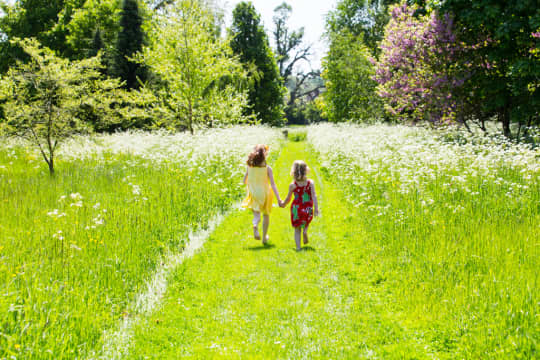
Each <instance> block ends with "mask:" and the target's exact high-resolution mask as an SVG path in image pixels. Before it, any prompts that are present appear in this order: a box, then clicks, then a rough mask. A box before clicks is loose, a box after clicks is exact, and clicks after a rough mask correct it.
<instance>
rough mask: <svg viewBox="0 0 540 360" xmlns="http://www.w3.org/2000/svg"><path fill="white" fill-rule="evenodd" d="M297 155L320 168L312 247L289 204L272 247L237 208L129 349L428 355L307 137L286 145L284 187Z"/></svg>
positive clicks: (142, 353)
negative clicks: (399, 315)
mask: <svg viewBox="0 0 540 360" xmlns="http://www.w3.org/2000/svg"><path fill="white" fill-rule="evenodd" d="M295 159H305V160H306V161H307V163H308V165H309V166H310V167H311V168H312V169H313V171H312V174H311V176H312V177H313V178H314V179H315V182H316V183H317V187H318V191H319V199H320V203H321V209H322V213H323V216H322V217H320V218H317V219H315V220H314V221H313V222H312V226H311V228H310V235H311V237H310V244H309V245H308V246H307V247H306V250H305V251H303V252H300V253H297V252H296V251H295V245H294V239H293V229H292V227H291V226H290V220H289V216H290V215H289V210H288V209H279V208H274V210H273V213H272V215H271V220H270V221H271V224H270V246H267V247H264V246H262V245H261V243H260V242H257V241H255V240H253V238H252V231H251V225H250V224H251V214H250V213H249V212H247V211H244V212H237V213H236V214H232V215H231V216H230V217H229V218H228V219H227V220H226V221H225V222H224V223H222V225H221V226H219V227H218V229H217V230H216V231H215V232H214V233H213V234H212V235H211V236H210V238H209V239H208V242H207V243H206V244H205V246H204V248H203V250H202V251H201V253H199V254H196V255H195V256H194V257H193V258H191V259H189V260H186V261H185V262H184V263H183V264H182V265H181V266H180V268H179V269H178V270H177V272H176V273H175V275H174V278H173V280H172V281H171V284H172V285H171V288H170V289H169V292H168V294H167V296H166V299H165V300H164V303H163V306H162V308H161V309H158V310H157V311H156V312H155V314H154V315H153V316H152V317H150V318H149V319H148V320H147V321H145V322H142V323H141V324H139V326H138V327H137V329H136V334H137V336H136V341H135V342H134V345H133V350H132V354H131V355H130V357H131V358H156V359H174V358H184V357H192V358H228V357H239V358H242V357H246V358H259V359H268V358H358V357H369V356H370V354H372V353H377V354H378V355H383V356H384V358H395V359H400V358H404V357H408V356H409V355H410V357H408V358H414V356H425V354H426V351H425V350H424V344H423V341H422V339H421V338H420V339H419V338H417V335H416V334H414V333H408V332H407V331H406V329H404V328H403V327H401V326H400V325H398V324H397V322H396V316H395V314H394V313H393V310H395V308H394V307H392V306H389V304H388V303H387V302H386V301H385V298H384V296H385V295H386V293H387V289H385V288H384V287H382V286H380V284H379V282H378V277H377V276H378V274H375V273H373V271H372V270H371V267H372V262H371V261H372V259H371V254H372V253H373V252H374V251H375V250H376V249H373V248H372V245H370V243H369V238H368V236H366V234H365V233H364V232H363V229H362V226H361V224H360V223H359V222H358V221H357V220H358V219H357V218H355V217H354V216H352V214H351V209H350V207H349V205H348V204H347V203H346V202H343V201H341V194H340V193H339V191H338V190H337V189H336V188H335V187H333V186H332V184H331V182H329V181H328V180H326V179H325V180H322V179H320V178H319V176H318V163H317V160H316V158H315V156H313V154H312V153H309V152H306V150H305V144H304V143H290V144H289V145H288V146H287V147H286V148H285V149H284V150H283V151H282V155H281V157H280V158H279V159H278V161H277V162H276V164H275V166H274V174H275V175H276V178H277V179H278V186H279V188H280V189H281V191H285V189H287V184H288V181H289V180H290V179H288V172H289V168H290V165H291V163H292V162H293V161H294V160H295ZM321 180H322V182H321ZM284 195H285V194H283V196H284ZM411 354H414V356H413V355H411Z"/></svg>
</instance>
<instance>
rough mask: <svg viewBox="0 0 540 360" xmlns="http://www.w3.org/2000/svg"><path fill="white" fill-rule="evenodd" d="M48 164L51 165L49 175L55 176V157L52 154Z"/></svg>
mask: <svg viewBox="0 0 540 360" xmlns="http://www.w3.org/2000/svg"><path fill="white" fill-rule="evenodd" d="M47 164H48V165H49V175H51V177H53V176H54V159H53V157H52V156H51V158H50V159H49V161H47Z"/></svg>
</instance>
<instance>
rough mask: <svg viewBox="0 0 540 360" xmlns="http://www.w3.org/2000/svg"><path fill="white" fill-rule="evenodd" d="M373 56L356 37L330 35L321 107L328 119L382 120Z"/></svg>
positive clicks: (336, 120) (325, 60) (324, 65)
mask: <svg viewBox="0 0 540 360" xmlns="http://www.w3.org/2000/svg"><path fill="white" fill-rule="evenodd" d="M370 56H371V54H370V51H369V49H368V48H367V46H366V45H364V44H363V43H362V42H361V41H358V38H357V37H356V36H354V35H352V34H348V33H340V34H336V35H332V36H331V43H330V49H329V50H328V54H327V55H326V57H325V58H324V60H323V69H324V71H323V73H322V76H323V78H324V80H325V82H326V89H327V90H326V92H325V93H324V94H323V101H322V103H321V105H322V110H323V115H325V116H326V117H328V120H330V121H333V122H339V121H343V120H344V119H347V120H350V121H355V122H373V121H377V120H378V119H380V118H381V117H382V114H383V111H382V101H381V100H380V99H379V98H378V97H377V96H376V94H375V89H376V86H377V83H376V82H375V81H374V80H373V76H374V75H375V69H374V67H373V64H372V63H371V62H370V61H369V59H370Z"/></svg>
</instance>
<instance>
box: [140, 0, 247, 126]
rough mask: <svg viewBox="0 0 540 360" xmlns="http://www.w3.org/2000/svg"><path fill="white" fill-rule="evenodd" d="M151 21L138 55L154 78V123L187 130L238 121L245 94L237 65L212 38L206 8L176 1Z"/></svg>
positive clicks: (188, 0)
mask: <svg viewBox="0 0 540 360" xmlns="http://www.w3.org/2000/svg"><path fill="white" fill-rule="evenodd" d="M164 10H167V11H166V12H164V14H163V15H161V16H159V17H158V18H157V19H156V21H155V26H154V28H153V30H152V32H153V34H154V36H153V37H152V39H151V43H150V44H149V46H148V47H146V48H145V49H144V51H143V54H142V56H141V61H142V62H144V63H145V64H146V65H147V66H148V67H149V68H150V69H151V70H152V73H153V74H155V75H156V77H157V78H158V79H159V83H158V84H157V86H156V87H155V94H156V97H157V99H156V103H159V105H158V106H155V107H154V108H153V111H155V112H156V116H155V117H156V121H157V123H156V124H157V125H158V126H160V127H161V126H163V127H166V128H171V129H176V130H184V129H186V130H188V131H190V132H191V133H193V132H194V131H195V129H196V128H197V127H206V126H212V124H214V123H221V124H223V123H238V122H243V121H245V120H246V118H245V117H244V116H243V115H242V111H243V109H244V108H245V107H246V106H247V97H246V94H245V92H244V91H241V90H240V89H239V87H238V86H236V83H237V82H242V81H244V82H245V78H246V74H245V72H244V70H243V67H242V64H241V63H240V62H239V61H238V60H237V58H235V57H234V56H233V54H232V51H231V48H230V47H229V45H228V43H227V42H226V41H224V40H223V39H221V38H219V37H216V36H215V32H214V31H213V30H214V24H215V19H214V16H213V14H212V11H211V9H209V8H207V7H206V6H205V5H204V4H201V3H200V2H199V1H197V0H180V1H177V2H176V3H174V6H171V7H170V8H166V9H164Z"/></svg>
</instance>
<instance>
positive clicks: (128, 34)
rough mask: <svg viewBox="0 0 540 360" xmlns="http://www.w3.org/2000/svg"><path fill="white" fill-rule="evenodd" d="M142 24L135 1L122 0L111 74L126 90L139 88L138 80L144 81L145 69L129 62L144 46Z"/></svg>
mask: <svg viewBox="0 0 540 360" xmlns="http://www.w3.org/2000/svg"><path fill="white" fill-rule="evenodd" d="M142 24H143V19H142V16H141V14H140V13H139V6H138V5H137V0H124V1H123V3H122V12H121V15H120V26H121V29H120V32H119V34H118V39H117V42H116V49H115V55H114V61H113V64H112V74H113V75H114V76H116V77H119V78H121V79H122V80H124V81H125V82H126V85H125V87H126V88H127V89H136V88H138V87H139V80H140V81H141V82H144V81H145V80H146V73H147V70H146V68H145V67H144V66H143V65H141V64H139V63H137V62H134V61H131V60H129V58H131V57H133V56H134V55H135V54H136V53H137V52H139V51H141V50H142V47H143V44H144V33H143V30H142ZM137 78H138V79H139V80H137Z"/></svg>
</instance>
